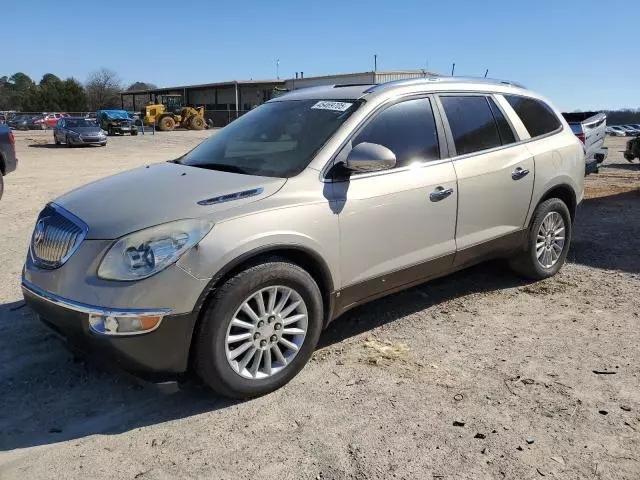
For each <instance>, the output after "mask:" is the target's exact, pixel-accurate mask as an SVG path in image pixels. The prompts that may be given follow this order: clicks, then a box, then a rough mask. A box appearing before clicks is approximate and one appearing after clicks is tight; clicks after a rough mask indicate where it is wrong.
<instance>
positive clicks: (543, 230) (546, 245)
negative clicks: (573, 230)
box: [536, 211, 565, 268]
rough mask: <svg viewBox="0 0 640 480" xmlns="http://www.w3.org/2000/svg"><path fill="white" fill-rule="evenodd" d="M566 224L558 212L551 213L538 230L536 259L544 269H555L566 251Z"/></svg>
mask: <svg viewBox="0 0 640 480" xmlns="http://www.w3.org/2000/svg"><path fill="white" fill-rule="evenodd" d="M564 243H565V224H564V219H563V218H562V215H560V214H559V213H558V212H555V211H554V212H549V213H548V214H547V215H546V216H545V217H544V219H543V220H542V223H541V224H540V228H539V230H538V235H537V238H536V258H537V259H538V263H539V264H540V265H542V266H543V267H544V268H551V267H553V266H554V265H555V264H556V263H557V262H558V260H559V259H560V256H561V255H562V250H563V249H564Z"/></svg>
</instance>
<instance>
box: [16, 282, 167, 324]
mask: <svg viewBox="0 0 640 480" xmlns="http://www.w3.org/2000/svg"><path fill="white" fill-rule="evenodd" d="M22 289H23V290H26V291H27V292H29V293H30V294H31V295H35V296H36V297H38V298H40V299H41V300H45V301H47V302H49V303H52V304H54V305H57V306H59V307H62V308H67V309H69V310H73V311H75V312H80V313H86V314H89V315H91V314H94V315H102V316H112V317H137V316H140V315H149V316H153V315H162V316H164V315H168V314H170V313H171V310H170V309H168V308H155V309H131V310H122V309H111V308H104V307H98V306H95V305H87V304H85V303H80V302H74V301H73V300H67V299H66V298H62V297H59V296H58V295H55V294H53V293H51V292H47V291H46V290H43V289H41V288H40V287H38V286H36V285H34V284H33V283H31V282H29V281H28V280H24V279H23V280H22ZM160 323H161V322H158V325H160ZM156 328H157V327H156ZM94 331H95V330H94ZM149 331H151V330H145V331H144V332H140V333H147V332H149ZM132 334H135V333H132V332H127V333H126V335H132Z"/></svg>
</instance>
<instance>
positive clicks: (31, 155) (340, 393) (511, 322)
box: [0, 132, 640, 480]
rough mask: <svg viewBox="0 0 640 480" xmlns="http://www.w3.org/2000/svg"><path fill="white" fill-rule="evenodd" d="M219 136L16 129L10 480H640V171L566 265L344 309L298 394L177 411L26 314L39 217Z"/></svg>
mask: <svg viewBox="0 0 640 480" xmlns="http://www.w3.org/2000/svg"><path fill="white" fill-rule="evenodd" d="M207 135H209V133H208V132H174V133H171V134H163V135H156V136H155V137H152V136H149V135H145V136H144V137H143V136H138V137H137V138H130V137H123V138H113V139H111V141H110V144H109V146H108V147H106V148H98V147H96V148H83V149H67V148H64V147H61V148H55V147H51V146H49V145H45V144H44V143H45V142H46V141H47V140H49V138H50V133H46V132H43V133H41V132H37V133H33V132H20V133H18V134H17V135H16V136H17V148H18V153H19V158H20V165H19V168H18V170H17V171H16V172H15V173H13V174H11V175H9V176H8V177H7V178H6V191H5V197H4V198H3V199H2V201H1V202H0V245H2V249H0V265H1V267H2V268H0V286H1V288H0V385H2V388H1V390H0V392H1V393H0V412H2V413H1V414H0V478H3V479H11V478H30V479H36V478H124V479H127V478H129V479H143V480H144V479H165V478H183V479H184V478H220V479H231V478H269V479H306V478H311V479H316V478H317V479H343V478H351V479H386V478H420V479H432V478H434V479H450V478H468V479H482V478H509V479H542V478H557V479H576V478H602V479H623V478H624V479H637V478H640V329H639V328H638V324H639V322H640V318H639V314H640V300H639V299H638V298H639V297H638V292H639V290H640V255H639V251H640V189H639V187H640V165H638V164H637V163H636V164H635V165H631V164H629V163H628V162H627V161H625V160H624V159H623V158H622V155H621V153H620V152H621V150H622V145H623V143H624V139H623V138H622V139H620V138H613V139H608V143H609V147H610V152H611V153H610V157H609V159H608V160H607V162H606V165H605V167H604V168H602V170H601V173H600V174H598V175H592V176H589V177H588V178H587V199H586V200H585V201H584V203H583V205H582V207H581V209H580V211H579V213H578V217H577V221H576V226H575V236H574V240H573V245H572V250H571V252H570V256H569V263H568V264H567V265H566V266H565V267H564V269H563V270H562V271H561V273H560V274H559V275H557V276H556V277H555V278H552V279H549V280H546V281H543V282H538V283H526V282H523V281H522V280H520V279H519V278H518V277H516V276H514V275H513V274H512V273H510V272H509V270H507V269H506V268H505V267H504V266H503V264H502V263H500V262H494V263H489V264H484V265H481V266H478V267H475V268H473V269H470V270H467V271H464V272H461V273H458V274H456V275H453V276H451V277H448V278H445V279H441V280H438V281H435V282H432V283H430V284H426V285H423V286H420V287H417V288H413V289H411V290H409V291H406V292H404V293H400V294H397V295H394V296H391V297H388V298H386V299H382V300H379V301H377V302H375V303H373V304H370V305H367V306H365V307H362V308H359V309H357V310H354V311H352V312H350V313H348V314H347V315H346V316H345V317H343V318H342V319H340V320H338V321H337V322H335V323H334V324H333V325H332V326H331V327H330V328H329V330H328V331H327V332H325V334H324V336H323V338H322V340H321V346H320V348H319V349H318V351H317V352H316V354H315V355H314V358H313V361H312V362H311V363H310V364H309V365H308V366H307V367H306V368H305V369H304V370H303V371H302V372H301V374H300V375H299V376H298V377H297V378H296V379H294V381H293V382H291V383H290V384H289V385H288V386H286V387H285V388H283V389H281V390H279V391H277V392H275V393H273V394H271V395H267V396H265V397H263V398H259V399H255V400H251V401H247V402H232V401H229V400H225V399H222V398H218V397H216V396H215V395H213V394H212V393H210V392H208V391H207V390H205V389H204V388H202V387H200V386H198V385H195V384H190V385H187V387H186V389H185V390H184V391H182V392H180V393H177V394H174V395H170V396H166V395H161V394H158V393H156V392H155V391H152V390H148V389H143V388H141V387H139V386H137V385H134V384H132V383H130V382H129V381H127V380H125V379H123V378H121V377H119V376H116V375H112V374H109V373H104V372H102V371H100V370H98V369H96V368H95V367H93V366H91V365H87V364H85V363H83V362H81V361H79V360H76V359H74V358H73V357H72V356H71V355H70V354H69V353H67V351H66V350H65V349H64V348H63V347H62V346H61V345H60V343H59V342H58V341H57V339H55V338H54V337H53V335H51V334H50V333H48V331H47V330H46V329H45V328H44V327H42V326H41V325H40V324H39V323H38V321H37V320H36V318H35V317H34V315H33V314H31V313H30V312H29V310H28V309H26V308H23V303H22V297H21V293H20V288H19V277H20V269H21V266H22V262H23V259H24V255H25V252H26V250H27V243H28V240H29V237H30V233H31V229H32V226H33V223H34V220H35V218H36V216H37V213H38V211H39V210H40V209H41V208H42V206H43V205H44V204H45V202H47V201H48V200H51V199H53V198H54V197H56V196H57V195H59V194H61V193H63V192H65V191H67V190H69V189H71V188H74V187H77V186H79V185H82V184H84V183H87V182H89V181H91V180H93V179H96V178H99V177H103V176H105V175H108V174H111V173H115V172H119V171H122V170H125V169H128V168H132V167H136V166H138V165H142V164H145V163H149V162H156V161H160V160H165V159H169V158H171V157H174V156H176V155H177V154H178V153H181V152H184V151H186V150H187V149H189V148H190V147H191V146H193V145H195V144H197V143H198V142H199V140H200V139H201V138H203V137H205V136H207Z"/></svg>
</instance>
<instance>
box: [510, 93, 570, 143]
mask: <svg viewBox="0 0 640 480" xmlns="http://www.w3.org/2000/svg"><path fill="white" fill-rule="evenodd" d="M504 98H505V99H506V100H507V102H509V105H511V107H512V108H513V109H514V110H515V112H516V113H517V114H518V117H520V120H522V123H523V124H524V126H525V128H526V129H527V131H528V132H529V135H531V138H535V137H539V136H541V135H546V134H547V133H551V132H553V131H555V130H557V129H558V128H560V126H561V125H562V124H561V123H560V120H559V119H558V117H556V114H555V113H553V110H551V108H550V107H549V106H548V105H546V104H545V103H544V102H541V101H540V100H536V99H535V98H529V97H521V96H519V95H505V96H504Z"/></svg>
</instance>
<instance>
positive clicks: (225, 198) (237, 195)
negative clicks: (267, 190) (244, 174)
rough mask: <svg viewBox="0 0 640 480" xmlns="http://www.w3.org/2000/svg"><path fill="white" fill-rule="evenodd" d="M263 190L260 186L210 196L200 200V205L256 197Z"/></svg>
mask: <svg viewBox="0 0 640 480" xmlns="http://www.w3.org/2000/svg"><path fill="white" fill-rule="evenodd" d="M262 192H264V188H262V187H258V188H253V189H251V190H244V191H242V192H235V193H228V194H226V195H220V196H217V197H213V198H208V199H206V200H200V201H199V202H198V205H204V206H206V205H214V204H216V203H224V202H231V201H233V200H241V199H243V198H249V197H254V196H256V195H260V194H261V193H262Z"/></svg>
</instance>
